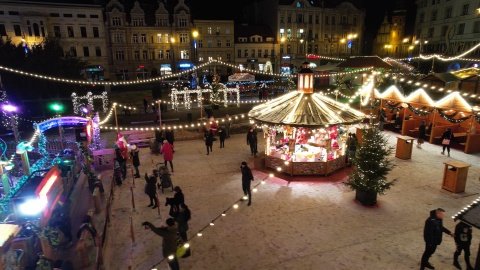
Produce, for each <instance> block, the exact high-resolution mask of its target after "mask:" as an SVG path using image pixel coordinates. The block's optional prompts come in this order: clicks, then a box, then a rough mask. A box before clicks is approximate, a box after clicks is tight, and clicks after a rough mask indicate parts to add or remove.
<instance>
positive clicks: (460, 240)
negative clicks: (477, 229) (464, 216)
mask: <svg viewBox="0 0 480 270" xmlns="http://www.w3.org/2000/svg"><path fill="white" fill-rule="evenodd" d="M455 221H456V220H455ZM471 244H472V226H470V225H469V224H467V223H465V222H462V221H460V222H458V223H457V225H456V226H455V246H456V249H455V253H454V254H453V265H454V266H455V267H456V268H457V269H462V267H461V266H460V264H459V263H458V257H459V256H460V254H462V250H463V256H464V258H465V264H466V265H467V270H473V267H472V265H471V264H470V245H471Z"/></svg>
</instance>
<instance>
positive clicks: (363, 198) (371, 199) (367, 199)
mask: <svg viewBox="0 0 480 270" xmlns="http://www.w3.org/2000/svg"><path fill="white" fill-rule="evenodd" d="M355 200H356V201H357V202H359V203H361V204H363V205H368V206H373V205H375V204H377V192H372V191H363V190H359V189H357V190H355Z"/></svg>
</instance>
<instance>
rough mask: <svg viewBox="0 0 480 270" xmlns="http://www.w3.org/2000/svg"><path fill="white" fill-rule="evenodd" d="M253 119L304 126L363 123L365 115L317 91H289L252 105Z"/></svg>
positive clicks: (251, 115)
mask: <svg viewBox="0 0 480 270" xmlns="http://www.w3.org/2000/svg"><path fill="white" fill-rule="evenodd" d="M248 116H249V117H250V118H253V119H255V120H257V121H260V122H263V123H269V124H282V125H290V126H301V127H311V128H316V127H323V126H327V125H337V124H354V123H359V122H361V121H362V120H363V119H364V118H365V115H364V114H363V113H362V112H360V111H357V110H354V109H352V108H350V106H349V105H348V104H343V103H340V102H336V101H334V100H332V99H330V98H328V97H326V96H324V95H321V94H317V93H302V92H300V91H294V92H290V93H288V94H285V95H283V96H281V97H278V98H276V99H274V100H271V101H269V102H266V103H264V104H261V105H258V106H255V107H253V109H252V110H250V112H249V113H248Z"/></svg>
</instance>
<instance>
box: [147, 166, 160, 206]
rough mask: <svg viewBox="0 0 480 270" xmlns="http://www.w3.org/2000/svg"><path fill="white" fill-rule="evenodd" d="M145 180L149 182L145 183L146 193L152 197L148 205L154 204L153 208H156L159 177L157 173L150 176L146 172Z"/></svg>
mask: <svg viewBox="0 0 480 270" xmlns="http://www.w3.org/2000/svg"><path fill="white" fill-rule="evenodd" d="M145 181H146V182H147V184H146V185H145V194H147V195H148V197H149V198H150V204H149V205H147V207H150V206H153V207H152V209H155V208H157V207H158V204H157V202H158V198H157V185H156V184H157V177H156V176H155V175H150V176H148V175H147V173H145Z"/></svg>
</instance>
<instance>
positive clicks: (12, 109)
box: [2, 104, 17, 113]
mask: <svg viewBox="0 0 480 270" xmlns="http://www.w3.org/2000/svg"><path fill="white" fill-rule="evenodd" d="M2 109H3V110H4V111H6V112H9V113H12V112H16V111H17V107H15V106H13V105H11V104H4V105H3V106H2Z"/></svg>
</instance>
